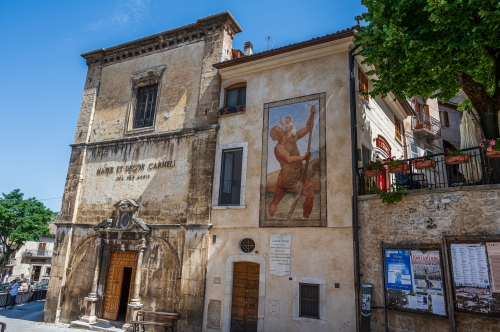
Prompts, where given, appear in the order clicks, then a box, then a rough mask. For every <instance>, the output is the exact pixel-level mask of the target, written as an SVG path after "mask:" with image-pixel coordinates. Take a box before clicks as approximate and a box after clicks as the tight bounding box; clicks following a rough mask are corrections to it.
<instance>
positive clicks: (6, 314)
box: [0, 301, 85, 332]
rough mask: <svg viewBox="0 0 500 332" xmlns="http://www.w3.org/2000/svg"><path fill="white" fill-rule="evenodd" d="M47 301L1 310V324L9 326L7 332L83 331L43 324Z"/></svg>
mask: <svg viewBox="0 0 500 332" xmlns="http://www.w3.org/2000/svg"><path fill="white" fill-rule="evenodd" d="M44 305H45V301H38V302H34V303H33V302H32V303H27V304H23V305H16V306H15V307H14V309H13V310H9V309H7V308H4V307H2V308H0V322H3V323H6V324H7V329H6V330H5V331H6V332H31V331H33V332H78V331H85V330H81V329H74V328H71V329H70V328H69V324H59V325H57V324H48V323H43V322H42V320H43V307H44Z"/></svg>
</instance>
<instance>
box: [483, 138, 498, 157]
mask: <svg viewBox="0 0 500 332" xmlns="http://www.w3.org/2000/svg"><path fill="white" fill-rule="evenodd" d="M479 146H480V147H482V148H483V150H484V151H486V157H488V158H500V138H497V139H496V140H494V139H486V138H483V139H482V140H481V143H479Z"/></svg>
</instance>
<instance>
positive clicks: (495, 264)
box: [486, 242, 500, 293]
mask: <svg viewBox="0 0 500 332" xmlns="http://www.w3.org/2000/svg"><path fill="white" fill-rule="evenodd" d="M486 248H487V250H488V261H489V263H490V275H491V291H492V292H493V293H498V292H500V242H488V243H486Z"/></svg>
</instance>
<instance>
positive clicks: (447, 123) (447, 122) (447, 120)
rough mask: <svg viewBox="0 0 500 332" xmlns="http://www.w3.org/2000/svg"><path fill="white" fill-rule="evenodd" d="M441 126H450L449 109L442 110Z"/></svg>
mask: <svg viewBox="0 0 500 332" xmlns="http://www.w3.org/2000/svg"><path fill="white" fill-rule="evenodd" d="M440 114H441V126H442V127H443V128H448V127H449V126H450V118H449V117H448V112H447V111H441V113H440Z"/></svg>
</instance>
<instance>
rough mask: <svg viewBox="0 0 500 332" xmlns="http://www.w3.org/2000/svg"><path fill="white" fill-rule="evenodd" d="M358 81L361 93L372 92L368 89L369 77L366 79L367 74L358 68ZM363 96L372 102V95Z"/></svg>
mask: <svg viewBox="0 0 500 332" xmlns="http://www.w3.org/2000/svg"><path fill="white" fill-rule="evenodd" d="M358 80H359V93H361V92H366V93H368V92H370V90H369V89H368V77H366V75H365V73H363V71H362V70H361V68H358ZM361 96H362V97H363V98H364V99H365V100H366V101H370V95H368V94H363V93H361Z"/></svg>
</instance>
